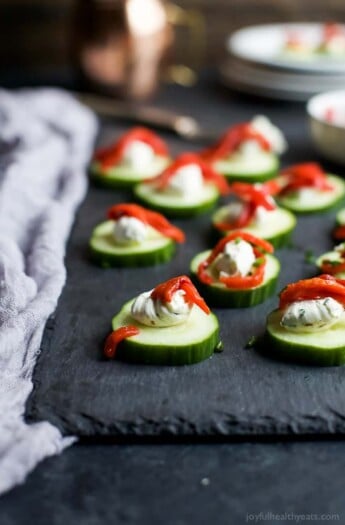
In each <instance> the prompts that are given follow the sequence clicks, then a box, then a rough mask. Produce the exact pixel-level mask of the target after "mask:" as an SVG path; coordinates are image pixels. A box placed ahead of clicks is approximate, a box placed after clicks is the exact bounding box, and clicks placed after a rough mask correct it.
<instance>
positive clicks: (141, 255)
mask: <svg viewBox="0 0 345 525" xmlns="http://www.w3.org/2000/svg"><path fill="white" fill-rule="evenodd" d="M184 240H185V236H184V233H183V231H182V230H180V229H179V228H177V227H176V226H174V225H173V224H171V223H170V222H169V221H168V220H167V219H166V218H165V217H164V216H163V215H161V214H160V213H157V212H154V211H151V210H147V209H146V208H143V207H142V206H139V205H138V204H127V203H122V204H115V205H114V206H112V207H111V208H110V209H109V210H108V220H107V221H105V222H102V223H101V224H99V225H98V226H97V227H96V228H95V229H94V231H93V233H92V236H91V239H90V250H91V254H92V257H93V259H94V261H95V262H97V263H98V264H100V265H101V266H103V267H105V268H107V267H110V266H150V265H154V264H160V263H164V262H166V261H169V260H170V259H171V258H172V256H173V254H174V252H175V243H176V242H184Z"/></svg>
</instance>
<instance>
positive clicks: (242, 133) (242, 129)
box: [200, 122, 272, 162]
mask: <svg viewBox="0 0 345 525" xmlns="http://www.w3.org/2000/svg"><path fill="white" fill-rule="evenodd" d="M247 140H255V141H256V142H257V143H258V144H259V145H260V147H261V148H262V149H263V150H265V151H271V149H272V148H271V144H270V143H269V142H268V140H267V139H266V138H265V137H264V135H262V134H261V133H259V132H258V131H256V129H255V128H254V127H253V126H252V125H251V124H250V122H244V123H241V124H236V125H235V126H233V127H232V128H230V129H228V130H227V131H226V132H225V133H224V135H223V136H222V137H221V138H220V139H219V141H218V142H216V144H215V145H214V146H211V147H210V148H207V149H205V150H203V151H201V153H200V156H201V157H202V158H203V159H205V160H207V162H214V161H216V160H218V159H224V158H226V157H228V156H229V155H231V154H232V153H233V152H234V151H236V150H237V149H238V148H239V147H240V146H241V144H242V143H243V142H245V141H247Z"/></svg>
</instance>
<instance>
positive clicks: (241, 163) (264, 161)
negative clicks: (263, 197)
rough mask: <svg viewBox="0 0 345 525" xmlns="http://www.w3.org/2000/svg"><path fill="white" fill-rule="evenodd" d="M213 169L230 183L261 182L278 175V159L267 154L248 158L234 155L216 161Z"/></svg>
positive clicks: (237, 154) (271, 154)
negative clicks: (235, 181)
mask: <svg viewBox="0 0 345 525" xmlns="http://www.w3.org/2000/svg"><path fill="white" fill-rule="evenodd" d="M213 167H214V168H215V169H216V170H217V171H218V172H219V173H222V174H223V175H225V177H227V178H228V179H229V180H231V181H234V180H237V181H245V182H263V181H265V180H268V179H272V177H274V176H275V175H276V174H277V173H278V170H279V159H278V157H277V156H276V155H275V154H274V153H267V152H262V153H258V154H255V156H253V157H249V158H248V156H246V157H244V156H243V155H241V154H240V153H236V154H234V155H232V157H231V159H226V160H218V161H216V162H215V163H214V165H213Z"/></svg>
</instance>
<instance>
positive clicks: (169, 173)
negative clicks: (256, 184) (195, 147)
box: [147, 153, 229, 195]
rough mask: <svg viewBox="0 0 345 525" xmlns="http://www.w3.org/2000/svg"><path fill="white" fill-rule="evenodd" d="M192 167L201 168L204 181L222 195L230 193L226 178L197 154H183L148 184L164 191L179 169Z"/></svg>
mask: <svg viewBox="0 0 345 525" xmlns="http://www.w3.org/2000/svg"><path fill="white" fill-rule="evenodd" d="M191 165H197V166H199V168H200V170H201V173H202V177H203V179H204V181H205V182H207V183H210V184H214V185H215V186H216V187H217V188H218V190H219V192H220V193H221V194H222V195H226V194H227V193H229V184H228V182H227V180H226V178H225V177H223V175H220V173H217V172H216V171H215V170H214V169H213V168H211V166H209V165H208V164H207V163H206V162H205V161H203V160H202V159H201V158H200V157H199V155H197V154H195V153H183V155H180V156H179V157H178V158H177V159H176V160H175V162H173V163H172V164H170V166H168V167H167V168H166V169H165V170H164V171H163V172H162V173H161V174H160V175H159V176H158V177H155V178H154V179H150V180H148V181H147V182H148V183H152V184H154V185H155V186H156V187H157V189H159V190H162V189H164V188H165V187H166V186H167V185H168V184H169V181H170V179H171V178H172V177H173V176H174V175H175V174H176V172H177V171H178V170H179V169H181V168H184V167H185V166H191Z"/></svg>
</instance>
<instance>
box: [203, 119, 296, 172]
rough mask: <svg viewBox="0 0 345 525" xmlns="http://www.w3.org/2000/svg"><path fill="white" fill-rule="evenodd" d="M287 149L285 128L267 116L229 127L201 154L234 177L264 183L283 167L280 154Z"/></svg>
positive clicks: (219, 169)
mask: <svg viewBox="0 0 345 525" xmlns="http://www.w3.org/2000/svg"><path fill="white" fill-rule="evenodd" d="M285 149H286V141H285V138H284V136H283V134H282V133H281V131H280V130H279V129H278V128H277V127H275V126H273V124H272V123H271V122H270V121H269V120H268V119H267V118H266V117H264V116H257V117H255V118H254V119H253V120H252V121H251V122H244V123H242V124H237V125H235V126H233V127H232V128H230V129H228V131H226V132H225V134H224V135H223V136H222V137H221V138H220V140H219V141H218V142H217V143H216V144H215V145H214V146H211V147H210V148H208V149H205V150H203V151H202V152H201V154H200V155H201V157H202V158H203V159H205V160H206V161H207V162H210V163H211V165H212V166H213V167H214V168H215V169H216V170H217V171H218V172H219V173H222V174H223V175H225V176H226V177H227V178H229V179H231V180H239V181H247V182H263V181H265V180H267V179H271V178H272V177H274V176H275V175H276V174H277V172H278V169H279V159H278V155H280V154H281V153H283V152H284V151H285Z"/></svg>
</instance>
